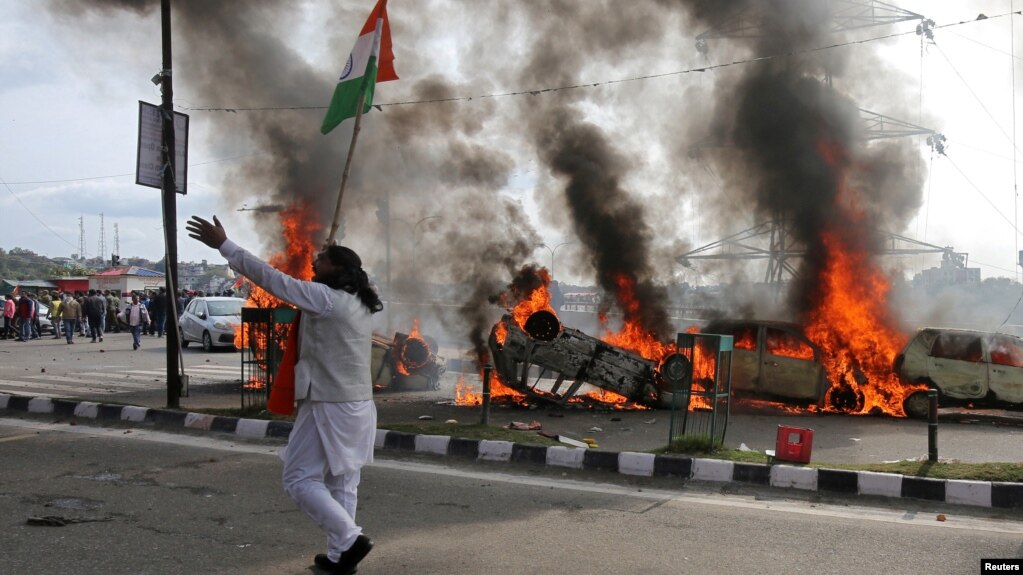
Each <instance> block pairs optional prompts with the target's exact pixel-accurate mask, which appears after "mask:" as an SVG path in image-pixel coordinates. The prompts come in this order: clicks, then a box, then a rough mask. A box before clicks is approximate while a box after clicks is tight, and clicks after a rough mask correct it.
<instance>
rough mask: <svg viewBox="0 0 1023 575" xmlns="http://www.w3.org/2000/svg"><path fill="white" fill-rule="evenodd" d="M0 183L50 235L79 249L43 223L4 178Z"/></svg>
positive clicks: (0, 179)
mask: <svg viewBox="0 0 1023 575" xmlns="http://www.w3.org/2000/svg"><path fill="white" fill-rule="evenodd" d="M0 183H2V184H3V185H4V189H6V190H7V193H9V194H11V197H13V198H14V199H15V200H16V201H17V202H18V203H19V204H21V207H23V208H25V211H26V212H28V213H29V215H30V216H32V217H33V218H35V220H36V221H37V222H39V224H40V225H41V226H43V227H44V228H46V229H47V230H49V231H50V233H51V234H53V235H54V236H55V237H56V238H57V239H59V240H60V241H62V242H64V243H65V244H67V245H69V246H71V247H72V248H74V249H78V246H76V245H75V244H73V243H71V242H69V241H67V240H66V239H64V236H62V235H60V234H58V233H57V232H56V231H55V230H54V229H53V228H51V227H50V226H49V224H47V223H46V222H44V221H43V219H42V218H40V217H39V216H37V215H36V213H35V212H33V211H32V208H30V207H28V204H26V203H25V202H23V201H21V198H19V197H18V194H15V193H14V190H12V189H11V186H10V185H8V183H7V182H6V181H4V179H3V178H0Z"/></svg>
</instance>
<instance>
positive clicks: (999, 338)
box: [988, 335, 1023, 403]
mask: <svg viewBox="0 0 1023 575" xmlns="http://www.w3.org/2000/svg"><path fill="white" fill-rule="evenodd" d="M988 352H989V355H990V359H991V362H990V363H989V364H988V389H990V390H991V392H992V393H993V394H994V395H995V398H997V399H998V400H999V401H1008V402H1011V403H1023V340H1020V339H1019V338H1016V337H1012V336H1009V335H994V336H992V337H991V338H990V339H989V345H988Z"/></svg>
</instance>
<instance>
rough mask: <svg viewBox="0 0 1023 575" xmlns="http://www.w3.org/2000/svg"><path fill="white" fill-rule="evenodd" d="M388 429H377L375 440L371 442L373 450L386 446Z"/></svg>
mask: <svg viewBox="0 0 1023 575" xmlns="http://www.w3.org/2000/svg"><path fill="white" fill-rule="evenodd" d="M388 431H390V430H389V429H378V430H377V436H376V439H374V440H373V447H374V448H375V449H383V448H384V446H385V445H387V432H388Z"/></svg>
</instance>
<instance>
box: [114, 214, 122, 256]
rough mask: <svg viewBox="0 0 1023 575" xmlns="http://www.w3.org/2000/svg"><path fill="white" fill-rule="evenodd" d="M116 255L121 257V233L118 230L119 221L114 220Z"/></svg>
mask: <svg viewBox="0 0 1023 575" xmlns="http://www.w3.org/2000/svg"><path fill="white" fill-rule="evenodd" d="M114 255H115V256H117V257H118V258H120V257H121V235H120V234H119V233H118V232H117V222H114Z"/></svg>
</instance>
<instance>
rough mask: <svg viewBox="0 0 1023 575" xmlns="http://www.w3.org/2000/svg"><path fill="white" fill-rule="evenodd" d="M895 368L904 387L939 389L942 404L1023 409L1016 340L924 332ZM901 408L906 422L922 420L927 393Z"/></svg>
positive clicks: (1022, 359) (1021, 345)
mask: <svg viewBox="0 0 1023 575" xmlns="http://www.w3.org/2000/svg"><path fill="white" fill-rule="evenodd" d="M893 367H894V370H895V373H896V374H898V375H899V377H900V378H901V379H902V381H905V382H907V383H925V384H927V385H928V386H929V387H931V388H934V389H937V390H938V393H939V403H941V404H951V403H977V404H995V405H997V404H1007V405H1010V406H1012V407H1014V408H1018V407H1019V405H1020V404H1023V339H1020V338H1018V337H1016V336H1014V335H1008V334H1004V333H990V332H982V331H973V330H967V329H945V328H933V327H929V328H924V329H921V330H920V331H919V332H917V334H916V335H915V336H914V337H913V339H912V340H910V342H909V343H908V344H906V347H905V348H903V350H902V352H901V353H899V355H897V356H896V357H895V362H894V366H893ZM904 408H905V410H906V414H907V415H909V416H910V417H926V416H927V395H926V393H924V392H917V393H914V394H913V395H911V396H909V397H908V398H906V400H905V402H904Z"/></svg>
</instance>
